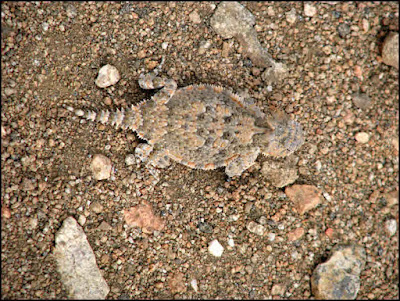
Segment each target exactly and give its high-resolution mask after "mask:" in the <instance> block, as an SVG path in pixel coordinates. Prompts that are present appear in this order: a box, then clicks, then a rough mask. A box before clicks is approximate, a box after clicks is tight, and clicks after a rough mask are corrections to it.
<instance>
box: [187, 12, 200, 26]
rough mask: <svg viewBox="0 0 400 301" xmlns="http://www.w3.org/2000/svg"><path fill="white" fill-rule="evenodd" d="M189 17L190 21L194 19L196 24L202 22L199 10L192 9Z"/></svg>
mask: <svg viewBox="0 0 400 301" xmlns="http://www.w3.org/2000/svg"><path fill="white" fill-rule="evenodd" d="M189 19H190V21H192V22H193V23H194V24H200V23H201V18H200V15H199V14H198V12H197V11H195V10H194V11H192V12H191V13H190V14H189Z"/></svg>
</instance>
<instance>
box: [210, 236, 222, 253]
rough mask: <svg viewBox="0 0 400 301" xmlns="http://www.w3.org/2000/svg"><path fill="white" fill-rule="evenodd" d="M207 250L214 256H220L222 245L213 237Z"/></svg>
mask: <svg viewBox="0 0 400 301" xmlns="http://www.w3.org/2000/svg"><path fill="white" fill-rule="evenodd" d="M208 251H209V252H210V253H211V254H212V255H214V256H215V257H221V256H222V253H223V252H224V247H223V246H221V244H220V243H219V241H218V240H216V239H214V240H213V241H212V242H210V245H209V246H208Z"/></svg>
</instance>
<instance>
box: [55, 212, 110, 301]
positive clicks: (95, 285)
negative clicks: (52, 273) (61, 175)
mask: <svg viewBox="0 0 400 301" xmlns="http://www.w3.org/2000/svg"><path fill="white" fill-rule="evenodd" d="M54 257H55V259H56V261H57V270H58V272H59V273H60V275H61V281H62V283H63V284H64V286H65V287H66V290H67V292H68V294H69V297H70V298H71V299H105V298H106V296H107V294H108V292H109V291H110V288H109V286H108V284H107V282H106V281H105V280H104V278H103V276H102V275H101V272H100V270H99V268H98V267H97V264H96V257H95V255H94V253H93V250H92V248H91V247H90V245H89V242H88V241H87V238H86V235H85V233H84V232H83V230H82V228H81V226H79V225H78V223H77V222H76V220H75V219H74V218H73V217H68V218H67V219H65V221H64V223H63V225H62V227H61V229H60V230H59V231H58V232H57V233H56V247H55V250H54Z"/></svg>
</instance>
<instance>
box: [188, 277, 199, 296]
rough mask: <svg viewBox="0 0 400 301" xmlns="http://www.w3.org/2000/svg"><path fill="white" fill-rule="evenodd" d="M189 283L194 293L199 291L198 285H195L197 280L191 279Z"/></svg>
mask: <svg viewBox="0 0 400 301" xmlns="http://www.w3.org/2000/svg"><path fill="white" fill-rule="evenodd" d="M190 285H191V286H192V288H193V290H194V291H195V292H196V293H197V292H198V291H199V287H198V285H197V280H196V279H192V281H190Z"/></svg>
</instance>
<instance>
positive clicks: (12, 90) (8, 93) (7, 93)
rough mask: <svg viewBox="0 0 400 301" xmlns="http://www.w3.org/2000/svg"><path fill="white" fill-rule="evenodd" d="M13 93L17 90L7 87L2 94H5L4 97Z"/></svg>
mask: <svg viewBox="0 0 400 301" xmlns="http://www.w3.org/2000/svg"><path fill="white" fill-rule="evenodd" d="M15 92H17V90H15V89H12V88H8V87H7V88H5V89H4V93H5V94H6V96H10V95H12V94H14V93H15Z"/></svg>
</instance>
